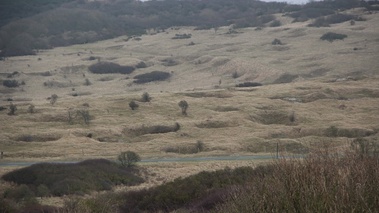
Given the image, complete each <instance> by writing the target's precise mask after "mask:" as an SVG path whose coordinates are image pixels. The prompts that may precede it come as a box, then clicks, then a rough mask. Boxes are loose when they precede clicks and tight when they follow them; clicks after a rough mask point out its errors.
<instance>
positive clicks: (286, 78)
mask: <svg viewBox="0 0 379 213" xmlns="http://www.w3.org/2000/svg"><path fill="white" fill-rule="evenodd" d="M298 77H299V76H298V75H292V74H289V73H284V74H282V75H281V76H280V77H279V78H278V79H276V80H275V81H274V82H273V83H274V84H284V83H291V82H292V81H293V80H295V79H296V78H298Z"/></svg>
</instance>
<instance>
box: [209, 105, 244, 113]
mask: <svg viewBox="0 0 379 213" xmlns="http://www.w3.org/2000/svg"><path fill="white" fill-rule="evenodd" d="M213 110H214V111H216V112H233V111H239V108H237V107H233V106H218V107H216V108H214V109H213Z"/></svg>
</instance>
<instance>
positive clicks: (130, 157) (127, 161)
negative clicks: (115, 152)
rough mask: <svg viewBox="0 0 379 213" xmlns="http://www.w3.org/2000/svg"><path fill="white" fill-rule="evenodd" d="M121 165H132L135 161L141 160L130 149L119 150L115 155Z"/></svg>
mask: <svg viewBox="0 0 379 213" xmlns="http://www.w3.org/2000/svg"><path fill="white" fill-rule="evenodd" d="M117 160H118V161H120V163H121V165H122V166H123V167H131V166H134V165H135V164H136V163H137V162H139V161H141V157H140V156H139V155H138V154H137V153H135V152H132V151H127V152H121V153H120V155H119V156H118V157H117Z"/></svg>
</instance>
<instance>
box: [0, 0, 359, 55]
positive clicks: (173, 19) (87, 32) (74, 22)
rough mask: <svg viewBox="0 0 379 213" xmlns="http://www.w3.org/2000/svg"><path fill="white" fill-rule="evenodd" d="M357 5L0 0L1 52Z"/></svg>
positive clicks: (257, 22) (258, 21) (343, 1)
mask: <svg viewBox="0 0 379 213" xmlns="http://www.w3.org/2000/svg"><path fill="white" fill-rule="evenodd" d="M361 4H363V3H362V2H361V1H359V0H334V1H324V2H312V3H309V4H306V5H304V6H300V5H288V4H286V3H266V2H260V1H256V0H233V1H230V0H206V1H196V0H182V1H178V0H165V1H147V2H141V1H134V0H115V1H101V2H100V1H93V2H87V1H85V0H34V1H27V0H12V1H11V0H5V1H2V2H1V3H0V14H1V15H0V20H1V22H0V27H1V28H0V50H1V52H0V54H1V55H2V56H16V55H27V54H34V53H35V50H38V49H48V48H53V47H56V46H66V45H72V44H81V43H87V42H94V41H98V40H102V39H108V38H113V37H116V36H120V35H129V36H131V35H139V34H143V33H145V31H146V29H152V28H153V29H157V30H163V29H166V28H169V27H172V26H195V27H197V28H198V29H210V28H213V27H218V26H226V25H234V26H235V27H236V28H244V27H258V26H259V27H263V26H264V25H265V24H266V23H268V22H271V21H273V20H274V19H275V17H274V16H273V15H272V14H274V13H280V12H284V13H286V14H287V15H290V16H291V17H293V18H295V21H304V20H308V19H309V18H317V17H320V16H325V15H329V14H333V13H335V10H336V9H349V8H352V7H357V6H361Z"/></svg>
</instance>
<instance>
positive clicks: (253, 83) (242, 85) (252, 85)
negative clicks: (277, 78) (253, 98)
mask: <svg viewBox="0 0 379 213" xmlns="http://www.w3.org/2000/svg"><path fill="white" fill-rule="evenodd" d="M259 86H262V84H261V83H258V82H243V83H240V84H237V85H236V87H259Z"/></svg>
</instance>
